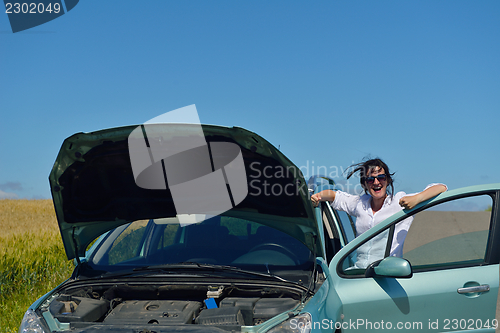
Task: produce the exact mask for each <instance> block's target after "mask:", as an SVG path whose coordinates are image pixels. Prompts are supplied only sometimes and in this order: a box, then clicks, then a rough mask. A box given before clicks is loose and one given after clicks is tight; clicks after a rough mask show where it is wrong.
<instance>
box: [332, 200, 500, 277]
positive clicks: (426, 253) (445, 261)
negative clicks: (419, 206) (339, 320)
mask: <svg viewBox="0 0 500 333" xmlns="http://www.w3.org/2000/svg"><path fill="white" fill-rule="evenodd" d="M493 206H494V202H493V195H488V194H484V195H478V196H469V197H465V198H458V199H453V200H448V201H446V202H443V203H440V204H437V205H433V206H432V207H429V208H427V209H424V210H422V211H419V212H417V213H414V214H411V215H410V216H409V217H408V216H405V217H404V218H401V219H399V220H398V221H395V222H397V223H395V224H394V223H393V224H392V225H391V226H388V228H386V230H384V231H382V232H381V233H379V234H377V235H374V236H373V237H371V238H369V239H367V240H366V241H365V242H364V243H363V244H361V245H360V246H358V248H357V249H361V248H362V247H363V251H360V252H362V253H368V252H369V251H370V250H368V251H367V250H366V248H371V249H373V251H378V252H380V253H384V254H381V255H380V256H378V257H377V256H374V257H373V258H372V259H371V260H372V262H373V261H376V260H380V259H382V258H383V257H386V256H388V255H389V252H390V251H389V249H390V246H391V245H392V241H396V238H398V237H399V240H398V241H399V242H400V243H401V242H403V244H404V245H403V253H402V256H403V258H405V259H407V260H409V262H410V263H411V265H412V268H413V271H414V272H418V271H429V270H439V269H445V268H450V267H463V266H474V265H482V264H484V263H485V262H486V255H487V247H488V242H489V238H490V237H489V236H490V225H491V207H493ZM402 224H407V225H408V224H409V225H410V227H409V229H408V231H407V233H406V231H404V232H401V231H400V232H398V231H397V230H398V226H400V225H402ZM394 225H396V228H395V230H396V232H392V230H391V229H393V228H394V227H393V226H394ZM400 229H401V228H400ZM391 234H392V237H391ZM389 237H391V240H392V241H391V240H389ZM377 247H383V248H384V249H385V251H380V249H378V248H377ZM355 251H356V250H354V251H351V253H350V254H349V255H348V256H347V257H346V258H344V259H343V260H342V262H341V271H342V273H343V274H345V275H351V276H352V275H360V276H362V275H363V274H364V269H365V268H366V265H365V266H360V265H357V264H356V263H357V262H359V261H360V258H356V255H355ZM368 264H370V262H368Z"/></svg>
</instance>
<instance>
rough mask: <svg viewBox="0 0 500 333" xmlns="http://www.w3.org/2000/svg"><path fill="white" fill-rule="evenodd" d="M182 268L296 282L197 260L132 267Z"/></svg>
mask: <svg viewBox="0 0 500 333" xmlns="http://www.w3.org/2000/svg"><path fill="white" fill-rule="evenodd" d="M182 269H188V270H191V269H194V270H209V271H223V272H231V273H236V274H244V275H253V276H258V277H263V278H273V279H275V280H279V281H281V282H288V283H293V284H296V282H293V281H290V280H286V279H284V278H282V277H280V276H277V275H274V274H271V273H260V272H255V271H248V270H244V269H241V268H239V267H234V266H225V265H214V264H200V263H197V262H179V263H175V264H161V265H152V266H143V267H137V268H134V271H136V272H137V271H172V270H182Z"/></svg>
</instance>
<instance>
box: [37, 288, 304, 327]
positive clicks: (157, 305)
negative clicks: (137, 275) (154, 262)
mask: <svg viewBox="0 0 500 333" xmlns="http://www.w3.org/2000/svg"><path fill="white" fill-rule="evenodd" d="M303 292H304V290H301V288H298V287H294V286H290V287H288V286H287V287H283V286H273V285H268V284H266V285H256V284H242V285H236V284H234V283H232V284H229V285H215V286H214V285H200V284H195V285H189V284H184V283H181V284H168V285H159V284H140V283H138V284H132V283H115V284H112V285H106V284H102V285H98V286H94V285H90V286H89V285H85V286H77V285H75V286H70V287H66V288H63V289H61V290H60V291H58V292H57V293H55V294H53V295H52V296H51V297H50V298H49V299H47V300H46V301H45V302H44V303H43V304H42V306H41V307H40V310H39V311H40V312H41V315H42V316H43V317H44V318H45V320H46V322H47V323H48V324H49V326H51V329H52V328H53V327H54V326H55V327H56V328H57V329H56V331H67V330H71V331H72V332H82V333H83V332H97V331H99V332H103V331H104V332H106V331H127V332H134V333H139V332H144V333H148V332H149V333H151V332H156V333H159V332H174V331H182V332H201V331H203V332H227V331H230V332H231V331H238V332H239V331H241V327H242V326H255V325H259V324H262V323H263V322H265V321H267V320H269V319H270V318H272V317H274V316H276V315H278V314H281V313H283V312H287V311H292V310H294V309H296V308H297V307H298V306H299V304H300V303H301V298H302V296H303ZM51 324H52V325H51ZM52 330H53V329H52Z"/></svg>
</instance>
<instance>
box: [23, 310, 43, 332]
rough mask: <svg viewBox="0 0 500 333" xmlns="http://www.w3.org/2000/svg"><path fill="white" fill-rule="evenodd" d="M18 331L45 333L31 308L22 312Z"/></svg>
mask: <svg viewBox="0 0 500 333" xmlns="http://www.w3.org/2000/svg"><path fill="white" fill-rule="evenodd" d="M19 333H46V332H45V330H44V329H43V328H42V323H41V322H40V318H39V317H38V316H37V315H36V313H35V312H33V310H28V311H26V313H25V314H24V317H23V320H22V321H21V326H19Z"/></svg>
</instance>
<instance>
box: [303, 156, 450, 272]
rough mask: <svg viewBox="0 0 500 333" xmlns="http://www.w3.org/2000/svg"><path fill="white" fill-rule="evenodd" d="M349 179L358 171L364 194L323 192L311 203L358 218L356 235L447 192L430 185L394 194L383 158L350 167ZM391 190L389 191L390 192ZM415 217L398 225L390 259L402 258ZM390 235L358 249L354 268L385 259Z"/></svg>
mask: <svg viewBox="0 0 500 333" xmlns="http://www.w3.org/2000/svg"><path fill="white" fill-rule="evenodd" d="M351 167H352V168H353V170H352V171H351V172H350V173H349V174H348V176H347V179H349V178H350V177H351V176H352V175H353V174H355V173H357V172H359V174H360V183H361V186H362V187H363V189H364V190H365V194H363V195H361V196H358V195H351V194H348V193H345V192H342V191H332V190H324V191H321V192H319V193H316V194H313V195H312V196H311V200H312V203H313V205H314V206H317V205H318V203H319V202H320V201H331V206H332V207H333V209H336V210H341V211H345V212H347V213H348V214H349V215H351V216H355V217H356V236H359V235H361V234H362V233H363V232H365V231H367V230H368V229H370V228H372V227H373V226H375V225H376V224H378V223H380V222H382V221H383V220H385V219H386V218H388V217H390V216H391V215H393V214H395V213H397V212H398V211H400V210H402V209H412V208H413V207H415V206H416V205H418V204H419V203H420V202H422V201H425V200H427V199H430V198H432V197H435V196H436V195H438V194H439V193H442V192H444V191H446V190H447V187H446V185H444V184H431V185H428V186H427V187H426V188H425V189H424V190H423V191H422V192H420V193H417V194H412V195H407V194H406V193H405V192H398V193H396V194H394V185H393V179H392V176H393V175H394V174H393V173H392V174H391V173H390V172H389V167H388V166H387V164H385V163H384V162H383V161H382V160H381V159H379V158H376V159H371V160H368V161H366V162H363V163H359V164H355V165H353V166H351ZM388 187H390V191H388ZM412 221H413V218H412V217H410V218H407V219H405V220H403V221H401V222H399V223H398V224H397V225H396V227H395V230H394V239H393V241H392V246H391V252H390V255H391V256H398V257H402V256H403V244H404V240H405V237H406V234H407V233H408V229H409V228H410V225H411V222H412ZM386 243H387V232H384V233H382V234H380V235H378V236H376V237H374V238H373V239H371V240H370V241H369V242H367V243H365V244H364V245H362V246H360V247H359V248H358V249H357V262H356V264H355V267H358V268H365V267H367V266H368V265H369V264H370V263H372V262H373V261H375V260H379V259H382V258H384V254H385V244H386Z"/></svg>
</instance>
